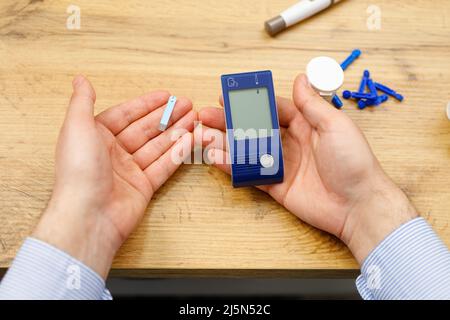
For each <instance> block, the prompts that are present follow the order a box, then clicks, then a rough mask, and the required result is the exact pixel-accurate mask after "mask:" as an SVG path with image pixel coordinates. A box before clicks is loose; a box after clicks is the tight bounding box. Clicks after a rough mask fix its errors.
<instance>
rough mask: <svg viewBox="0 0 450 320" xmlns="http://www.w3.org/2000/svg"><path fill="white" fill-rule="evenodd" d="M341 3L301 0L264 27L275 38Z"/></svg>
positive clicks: (332, 0) (329, 0)
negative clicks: (278, 34)
mask: <svg viewBox="0 0 450 320" xmlns="http://www.w3.org/2000/svg"><path fill="white" fill-rule="evenodd" d="M340 1H342V0H301V1H300V2H298V3H296V4H294V5H293V6H291V7H289V8H288V9H286V10H284V11H283V12H282V13H280V15H278V16H276V17H274V18H272V19H270V20H268V21H266V22H265V24H264V26H265V28H266V31H267V33H268V34H270V35H271V36H274V35H276V34H277V33H279V32H281V31H283V30H284V29H286V28H288V27H290V26H292V25H294V24H296V23H298V22H300V21H302V20H305V19H307V18H309V17H311V16H313V15H315V14H316V13H318V12H320V11H322V10H325V9H326V8H328V7H330V6H332V5H333V4H336V3H338V2H340Z"/></svg>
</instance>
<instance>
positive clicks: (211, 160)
mask: <svg viewBox="0 0 450 320" xmlns="http://www.w3.org/2000/svg"><path fill="white" fill-rule="evenodd" d="M208 162H209V164H214V149H211V150H209V151H208Z"/></svg>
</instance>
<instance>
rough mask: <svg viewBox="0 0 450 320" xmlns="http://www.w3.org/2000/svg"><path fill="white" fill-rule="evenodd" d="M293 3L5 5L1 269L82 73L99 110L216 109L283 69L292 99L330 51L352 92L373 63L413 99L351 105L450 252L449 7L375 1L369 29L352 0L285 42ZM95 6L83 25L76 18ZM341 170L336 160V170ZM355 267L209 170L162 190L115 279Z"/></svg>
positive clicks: (363, 9)
mask: <svg viewBox="0 0 450 320" xmlns="http://www.w3.org/2000/svg"><path fill="white" fill-rule="evenodd" d="M292 2H293V0H292V1H291V0H278V1H268V0H251V1H250V0H249V1H234V0H232V1H231V0H230V1H212V0H203V1H197V0H189V1H188V0H179V1H176V2H174V1H167V0H160V1H144V0H130V1H114V2H112V1H107V0H102V1H99V0H97V1H90V0H77V1H65V0H64V1H57V0H20V1H18V0H2V1H1V4H0V267H1V268H7V267H8V266H9V265H10V264H11V261H12V259H13V257H14V255H15V253H16V252H17V250H18V248H19V246H20V244H21V242H22V241H23V240H24V238H25V237H26V236H27V235H29V234H30V232H31V230H32V229H33V226H34V225H35V224H36V222H37V220H38V219H39V216H40V214H41V212H42V210H43V209H44V208H45V205H46V203H47V200H48V199H49V197H50V193H51V190H52V182H53V177H54V176H53V166H54V160H53V152H54V146H55V141H56V138H57V134H58V130H59V127H60V125H61V122H62V119H63V115H64V112H65V109H66V105H67V102H68V99H69V96H70V94H71V80H72V77H73V76H74V75H75V74H78V73H83V74H85V75H87V76H88V77H89V78H90V79H91V81H92V82H93V84H94V86H95V88H96V91H97V97H98V100H97V105H96V111H101V110H103V109H105V108H107V107H108V106H111V105H113V104H116V103H118V102H120V101H123V100H128V99H130V98H133V97H135V96H138V95H140V94H142V93H145V92H146V91H149V90H154V89H159V88H167V89H169V90H170V91H171V92H172V93H174V94H176V95H177V96H188V97H190V98H191V99H192V100H193V102H194V105H195V108H196V109H197V110H198V109H200V108H201V107H203V106H211V105H213V106H214V105H217V100H218V96H219V94H220V83H219V76H220V75H221V74H223V73H230V72H243V71H248V70H260V69H271V70H272V71H273V73H274V79H275V88H276V91H277V93H278V94H279V95H283V96H290V95H291V86H292V81H293V79H294V77H295V76H296V74H297V73H299V72H303V71H304V69H305V66H306V64H307V62H308V61H309V60H310V59H311V58H313V57H315V56H318V55H329V56H332V57H334V58H336V59H337V60H343V59H344V58H345V57H346V56H347V55H348V54H349V53H350V51H351V50H352V49H354V48H355V47H357V48H360V49H361V50H362V52H363V54H362V56H361V57H360V58H359V59H358V61H357V62H356V63H355V64H354V65H352V66H351V67H350V68H349V69H348V70H347V71H346V83H345V88H350V89H355V88H357V86H358V83H359V80H360V77H361V74H362V71H363V70H364V69H366V68H368V69H370V71H371V72H372V75H373V77H374V78H375V79H377V80H378V81H380V82H382V83H385V84H388V85H392V87H394V88H396V89H398V91H400V92H401V93H403V94H404V95H405V97H406V99H405V101H404V102H403V103H401V104H399V103H397V102H395V101H393V100H390V101H389V102H388V103H386V104H384V105H383V106H381V107H379V108H375V109H372V110H363V111H360V110H358V109H357V108H356V107H355V105H354V103H351V102H346V103H345V107H344V111H343V112H345V113H347V114H348V115H349V116H350V117H351V118H352V119H353V120H354V121H356V122H357V123H358V125H359V126H361V128H362V129H363V130H364V132H365V134H366V136H367V138H368V140H369V142H370V144H371V146H372V147H373V149H374V152H375V153H376V155H377V156H378V157H379V159H380V161H381V162H382V164H383V166H384V168H385V169H386V171H387V172H388V173H389V175H390V176H391V177H392V178H393V179H394V180H395V182H396V183H398V184H399V185H400V186H401V188H402V189H403V190H404V191H405V192H406V193H407V194H408V196H409V197H410V198H411V199H412V201H413V202H414V204H415V205H416V206H417V208H418V210H419V211H420V212H421V214H422V215H423V216H425V217H426V218H427V220H428V221H429V222H430V223H431V224H432V225H433V226H434V228H435V230H436V231H437V232H438V233H439V235H440V236H441V237H442V238H443V239H444V241H445V242H446V244H447V245H450V227H449V222H450V169H449V168H450V122H449V121H448V120H447V119H446V116H445V111H444V110H445V106H446V105H447V102H448V101H450V18H449V17H450V3H449V1H447V0H437V1H433V3H431V2H430V1H428V0H414V1H412V0H411V1H400V0H397V1H392V0H379V1H377V2H376V4H377V5H378V7H379V8H380V10H381V30H378V31H377V30H368V27H367V19H368V17H369V14H368V13H367V8H368V7H369V5H371V4H372V2H371V1H365V0H364V1H356V0H347V1H344V2H342V3H341V4H339V5H337V6H335V7H334V8H332V9H329V10H328V11H326V12H324V13H322V14H320V15H318V16H316V17H314V18H312V19H310V20H309V21H306V22H304V23H302V24H300V25H297V26H295V27H293V28H291V29H290V30H289V31H288V32H285V33H283V34H281V35H279V36H278V37H276V38H270V37H269V36H267V35H266V34H265V32H264V31H263V22H264V21H265V20H266V19H268V18H270V17H272V16H274V15H276V14H278V13H279V12H281V10H283V9H285V8H286V7H287V6H288V5H290V4H291V3H292ZM71 3H75V4H76V5H78V6H79V7H80V9H81V29H80V30H68V29H67V28H66V19H67V17H68V16H69V14H68V13H67V12H66V10H67V8H68V6H69V5H70V4H71ZM330 165H333V164H332V163H330ZM357 268H358V266H357V264H356V262H355V261H354V259H353V258H352V256H351V254H350V253H349V251H348V250H347V249H346V248H345V246H344V245H343V244H342V243H341V242H340V241H339V240H337V239H335V238H334V237H332V236H330V235H327V234H325V233H323V232H321V231H319V230H316V229H314V228H312V227H310V226H308V225H307V224H305V223H302V222H301V221H299V220H298V219H296V218H295V217H294V216H293V215H291V214H290V213H289V212H287V211H286V210H285V209H283V208H282V207H281V206H279V205H278V204H276V203H275V202H274V201H273V200H272V199H271V198H270V197H268V196H267V195H265V194H264V193H262V192H260V191H258V190H255V189H238V190H234V189H233V188H232V187H231V186H230V180H229V177H228V176H226V175H225V174H223V173H221V172H219V171H218V170H216V169H215V168H211V167H208V166H207V165H184V166H183V167H182V168H181V170H179V171H178V172H177V173H176V174H175V176H174V177H173V178H172V179H171V180H170V181H169V182H168V183H167V184H166V185H165V186H164V187H163V188H162V189H161V190H159V192H158V193H157V194H156V195H155V197H154V199H153V200H152V201H151V204H150V206H149V208H148V212H147V214H146V216H145V218H144V220H143V221H142V224H141V225H140V227H139V228H138V230H136V232H134V233H133V235H132V236H131V238H130V239H129V240H128V241H127V242H126V244H125V245H124V246H123V248H122V249H121V251H120V253H119V255H118V256H117V258H116V260H115V261H114V270H113V274H125V275H129V274H139V275H150V276H170V275H248V276H254V275H261V276H278V275H287V276H293V275H297V276H310V275H316V274H318V275H321V276H325V275H326V276H332V275H337V276H339V275H355V274H356V272H357Z"/></svg>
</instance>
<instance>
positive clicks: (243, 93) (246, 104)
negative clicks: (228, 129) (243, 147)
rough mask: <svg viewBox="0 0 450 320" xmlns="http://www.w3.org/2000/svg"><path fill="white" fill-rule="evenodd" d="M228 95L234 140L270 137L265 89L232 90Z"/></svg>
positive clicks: (267, 93) (267, 99)
mask: <svg viewBox="0 0 450 320" xmlns="http://www.w3.org/2000/svg"><path fill="white" fill-rule="evenodd" d="M228 95H229V98H230V109H231V121H232V122H233V129H234V138H235V139H236V140H243V139H247V138H265V137H268V136H271V135H272V116H271V113H270V102H269V91H268V90H267V88H264V87H263V88H254V89H243V90H232V91H229V93H228Z"/></svg>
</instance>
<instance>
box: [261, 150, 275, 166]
mask: <svg viewBox="0 0 450 320" xmlns="http://www.w3.org/2000/svg"><path fill="white" fill-rule="evenodd" d="M259 162H260V163H261V165H262V166H263V167H264V168H271V167H273V164H274V163H275V160H274V159H273V156H272V155H270V154H268V153H266V154H263V155H262V156H261V158H259Z"/></svg>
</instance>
